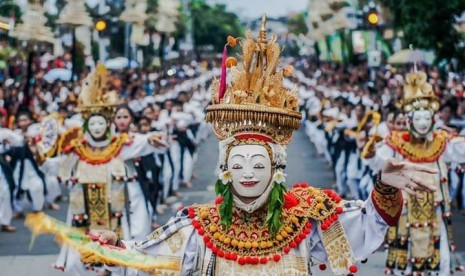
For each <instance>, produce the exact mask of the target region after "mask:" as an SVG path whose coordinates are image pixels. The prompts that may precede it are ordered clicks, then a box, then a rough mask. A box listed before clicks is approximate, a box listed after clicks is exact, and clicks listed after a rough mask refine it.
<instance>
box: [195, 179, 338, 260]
mask: <svg viewBox="0 0 465 276" xmlns="http://www.w3.org/2000/svg"><path fill="white" fill-rule="evenodd" d="M284 197H285V204H284V206H285V207H284V209H283V213H282V220H283V226H282V228H281V230H280V232H279V234H278V235H276V237H274V236H272V235H271V234H270V233H268V227H267V224H266V223H265V220H266V211H257V212H254V213H252V214H247V213H245V212H243V211H241V210H238V209H234V214H233V221H232V224H231V227H230V229H227V230H226V229H225V227H224V226H223V225H222V224H221V223H220V215H219V208H220V203H221V198H218V199H217V200H216V202H215V205H199V206H193V207H189V208H188V212H189V217H190V218H191V219H192V225H193V226H194V228H195V229H196V231H197V233H198V234H199V235H200V236H203V241H204V242H205V245H206V247H207V248H209V249H210V250H212V252H213V253H214V254H216V256H218V257H220V258H225V259H227V260H233V261H237V262H238V263H239V264H241V265H245V264H267V263H268V262H270V261H274V262H278V261H280V260H281V257H282V255H283V254H288V253H289V252H290V251H291V249H292V248H295V247H297V246H298V245H299V244H300V243H301V242H302V241H304V240H305V238H306V237H307V236H308V235H309V234H311V232H312V229H313V225H314V223H315V221H316V222H317V223H319V225H320V227H321V229H322V230H323V231H324V230H326V229H328V228H329V227H330V226H331V224H332V223H334V222H335V221H336V220H337V219H338V215H337V214H340V213H342V211H343V209H342V207H340V206H337V204H338V203H339V202H340V201H341V198H340V197H339V196H338V195H337V194H336V193H334V192H333V191H331V190H324V191H323V190H319V189H315V188H312V187H308V185H307V184H305V183H301V184H296V185H294V188H293V189H291V190H289V191H288V192H287V193H286V194H285V196H284Z"/></svg>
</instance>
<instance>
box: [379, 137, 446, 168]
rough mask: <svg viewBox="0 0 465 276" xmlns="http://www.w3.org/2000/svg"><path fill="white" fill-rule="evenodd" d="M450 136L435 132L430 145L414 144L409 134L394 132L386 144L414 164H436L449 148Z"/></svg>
mask: <svg viewBox="0 0 465 276" xmlns="http://www.w3.org/2000/svg"><path fill="white" fill-rule="evenodd" d="M448 138H449V134H448V133H447V132H445V131H435V132H434V139H433V141H431V142H429V143H428V144H419V143H412V142H411V137H410V134H409V133H408V132H392V133H391V134H390V135H389V136H388V137H387V138H386V144H387V145H388V146H389V147H391V148H392V149H393V150H395V151H396V152H398V153H399V154H400V155H402V156H403V157H404V158H405V159H407V160H409V161H410V162H414V163H430V162H436V161H437V160H438V159H439V158H440V157H441V155H442V153H443V152H444V150H445V149H446V146H447V141H448Z"/></svg>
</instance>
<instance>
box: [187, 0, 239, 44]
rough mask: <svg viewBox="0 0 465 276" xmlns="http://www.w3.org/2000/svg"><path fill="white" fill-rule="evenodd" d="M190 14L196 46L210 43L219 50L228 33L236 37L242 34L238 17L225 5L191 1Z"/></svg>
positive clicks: (203, 0)
mask: <svg viewBox="0 0 465 276" xmlns="http://www.w3.org/2000/svg"><path fill="white" fill-rule="evenodd" d="M191 14H192V20H193V26H194V30H193V33H194V41H195V44H196V46H206V45H212V46H213V48H214V50H215V51H218V52H219V51H221V50H222V48H223V47H224V45H225V44H226V38H227V37H228V35H231V36H235V37H237V36H242V34H243V28H242V26H241V23H240V20H239V18H238V17H237V15H236V14H235V13H232V12H228V11H227V10H226V6H225V5H222V4H216V5H208V4H207V3H206V1H205V0H197V1H192V2H191Z"/></svg>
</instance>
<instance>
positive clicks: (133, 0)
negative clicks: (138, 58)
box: [120, 0, 147, 68]
mask: <svg viewBox="0 0 465 276" xmlns="http://www.w3.org/2000/svg"><path fill="white" fill-rule="evenodd" d="M146 11H147V0H126V4H125V9H124V11H123V12H122V13H121V15H120V20H121V21H123V22H125V23H126V26H125V41H126V47H127V48H126V49H127V50H126V51H127V58H128V64H127V67H128V68H131V60H132V46H131V43H132V39H130V33H131V30H132V27H133V26H137V27H138V28H142V26H143V24H144V22H145V20H147V13H146ZM136 44H137V43H136Z"/></svg>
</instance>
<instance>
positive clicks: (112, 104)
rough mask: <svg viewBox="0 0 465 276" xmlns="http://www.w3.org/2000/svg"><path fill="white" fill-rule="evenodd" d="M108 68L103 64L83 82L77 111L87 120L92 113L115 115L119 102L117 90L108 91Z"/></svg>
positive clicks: (107, 115)
mask: <svg viewBox="0 0 465 276" xmlns="http://www.w3.org/2000/svg"><path fill="white" fill-rule="evenodd" d="M108 81H109V78H108V70H107V68H105V66H103V65H102V64H98V65H97V68H96V69H95V70H94V71H92V72H91V73H89V75H87V77H86V78H85V79H84V82H83V83H82V88H81V93H80V94H79V99H78V106H77V111H79V112H81V114H82V117H83V118H84V119H85V120H87V119H88V118H89V117H90V116H91V115H92V114H99V115H102V116H105V117H107V118H109V117H111V116H112V115H113V112H114V111H115V108H116V106H117V104H118V95H117V93H116V91H108V90H109V87H108Z"/></svg>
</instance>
